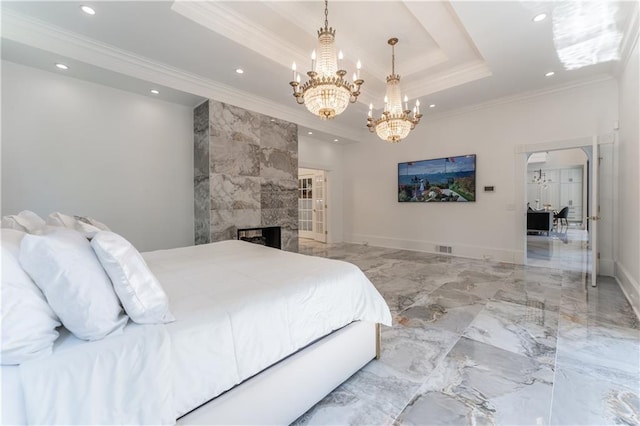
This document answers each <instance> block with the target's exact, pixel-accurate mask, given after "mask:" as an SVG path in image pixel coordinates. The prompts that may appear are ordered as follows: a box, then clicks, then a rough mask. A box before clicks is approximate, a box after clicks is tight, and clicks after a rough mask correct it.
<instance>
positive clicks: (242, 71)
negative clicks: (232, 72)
mask: <svg viewBox="0 0 640 426" xmlns="http://www.w3.org/2000/svg"><path fill="white" fill-rule="evenodd" d="M236 72H237V73H238V74H244V70H243V69H242V68H236Z"/></svg>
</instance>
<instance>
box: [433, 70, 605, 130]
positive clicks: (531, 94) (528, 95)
mask: <svg viewBox="0 0 640 426" xmlns="http://www.w3.org/2000/svg"><path fill="white" fill-rule="evenodd" d="M606 81H615V78H614V77H613V76H611V75H608V74H601V75H598V76H595V77H591V78H587V79H584V80H580V81H574V82H571V83H567V84H563V85H558V86H554V87H549V88H546V89H542V90H532V91H528V92H523V93H519V94H517V95H511V96H504V97H502V98H497V99H492V100H490V101H487V102H482V103H479V104H475V105H470V106H466V107H463V108H458V109H454V110H450V111H444V112H441V113H436V114H433V115H429V116H425V117H424V118H423V120H427V121H436V120H442V119H446V118H451V117H456V116H460V115H466V114H470V113H472V112H477V111H481V110H485V109H490V108H494V107H497V106H500V105H506V104H511V103H517V102H522V101H527V100H530V99H535V98H539V97H542V96H547V95H553V94H555V93H562V92H567V91H570V90H574V89H579V88H581V87H584V86H590V85H593V84H598V83H603V82H606Z"/></svg>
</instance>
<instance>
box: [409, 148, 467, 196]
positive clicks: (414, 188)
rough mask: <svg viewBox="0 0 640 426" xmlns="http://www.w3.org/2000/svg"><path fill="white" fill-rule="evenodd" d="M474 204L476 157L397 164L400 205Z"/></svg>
mask: <svg viewBox="0 0 640 426" xmlns="http://www.w3.org/2000/svg"><path fill="white" fill-rule="evenodd" d="M475 200H476V156H475V154H473V155H460V156H458V157H445V158H436V159H433V160H422V161H408V162H406V163H398V202H401V203H431V202H454V201H455V202H469V201H475Z"/></svg>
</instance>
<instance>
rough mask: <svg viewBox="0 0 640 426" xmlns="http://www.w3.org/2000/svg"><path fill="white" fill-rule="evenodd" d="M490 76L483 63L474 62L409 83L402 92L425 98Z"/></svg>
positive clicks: (487, 68)
mask: <svg viewBox="0 0 640 426" xmlns="http://www.w3.org/2000/svg"><path fill="white" fill-rule="evenodd" d="M491 75H493V73H492V72H491V69H490V68H489V67H488V66H487V64H486V63H485V62H484V61H475V62H472V63H468V64H464V65H460V66H458V67H454V68H451V69H448V70H446V71H443V72H442V73H440V74H439V75H436V76H433V77H431V78H429V79H423V80H419V81H413V82H410V83H408V84H406V85H405V86H404V91H405V92H406V93H414V94H419V96H425V95H429V94H431V93H435V92H439V91H441V90H445V89H449V88H451V87H455V86H459V85H462V84H465V83H469V82H471V81H475V80H480V79H481V78H485V77H490V76H491ZM419 96H414V97H419Z"/></svg>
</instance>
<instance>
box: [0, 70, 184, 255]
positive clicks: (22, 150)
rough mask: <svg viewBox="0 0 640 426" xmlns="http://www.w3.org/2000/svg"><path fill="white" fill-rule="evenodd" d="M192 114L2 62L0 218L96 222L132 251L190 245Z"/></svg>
mask: <svg viewBox="0 0 640 426" xmlns="http://www.w3.org/2000/svg"><path fill="white" fill-rule="evenodd" d="M192 123H193V118H192V109H191V108H188V107H185V106H180V105H175V104H171V103H166V102H162V101H159V100H156V99H152V98H150V97H146V96H140V95H135V94H131V93H128V92H124V91H120V90H116V89H112V88H109V87H106V86H101V85H98V84H94V83H89V82H86V81H82V80H78V79H74V78H70V77H67V76H63V75H61V74H60V73H57V72H46V71H42V70H38V69H34V68H30V67H25V66H22V65H17V64H14V63H12V62H7V61H3V62H2V151H1V152H2V177H1V178H2V206H1V210H2V215H6V214H13V213H17V212H18V211H20V210H23V209H29V210H33V211H35V212H36V213H38V214H39V215H41V216H43V217H46V215H48V214H49V213H50V212H52V211H60V212H63V213H67V214H78V215H86V216H91V217H94V218H96V219H98V220H100V221H102V222H104V223H106V224H107V225H108V226H109V227H111V228H112V230H114V231H115V232H118V233H120V234H122V235H123V236H124V237H125V238H127V239H129V240H130V241H131V242H132V243H133V244H134V245H135V246H136V247H138V249H139V250H142V251H146V250H153V249H159V248H170V247H178V246H185V245H192V244H193V238H194V237H193V124H192Z"/></svg>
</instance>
